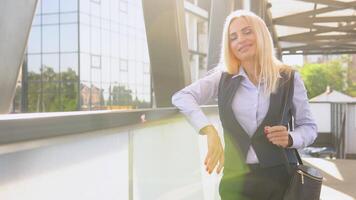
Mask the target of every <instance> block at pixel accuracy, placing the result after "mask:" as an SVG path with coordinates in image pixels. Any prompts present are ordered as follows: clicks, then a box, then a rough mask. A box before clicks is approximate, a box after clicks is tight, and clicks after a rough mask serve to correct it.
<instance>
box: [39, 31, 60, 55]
mask: <svg viewBox="0 0 356 200" xmlns="http://www.w3.org/2000/svg"><path fill="white" fill-rule="evenodd" d="M42 34H43V36H42V38H43V52H45V53H46V52H59V26H43V27H42Z"/></svg>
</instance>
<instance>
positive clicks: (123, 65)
mask: <svg viewBox="0 0 356 200" xmlns="http://www.w3.org/2000/svg"><path fill="white" fill-rule="evenodd" d="M120 71H123V72H127V71H128V61H127V60H126V59H120Z"/></svg>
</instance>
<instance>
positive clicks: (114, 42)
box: [110, 32, 120, 58]
mask: <svg viewBox="0 0 356 200" xmlns="http://www.w3.org/2000/svg"><path fill="white" fill-rule="evenodd" d="M110 35H111V38H110V40H111V41H110V45H111V56H112V57H115V58H119V57H120V49H119V48H120V43H119V34H118V33H116V32H111V34H110Z"/></svg>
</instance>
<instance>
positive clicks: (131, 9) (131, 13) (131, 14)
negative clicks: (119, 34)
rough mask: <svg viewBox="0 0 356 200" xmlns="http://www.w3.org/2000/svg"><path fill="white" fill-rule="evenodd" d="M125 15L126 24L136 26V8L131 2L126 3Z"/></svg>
mask: <svg viewBox="0 0 356 200" xmlns="http://www.w3.org/2000/svg"><path fill="white" fill-rule="evenodd" d="M127 9H128V10H127V17H128V24H135V26H136V21H135V19H136V8H135V6H134V5H133V4H131V3H130V4H128V6H127Z"/></svg>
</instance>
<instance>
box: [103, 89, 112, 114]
mask: <svg viewBox="0 0 356 200" xmlns="http://www.w3.org/2000/svg"><path fill="white" fill-rule="evenodd" d="M110 95H111V94H110V93H109V92H104V93H103V101H104V102H103V103H104V106H103V110H110V109H111V98H110Z"/></svg>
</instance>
